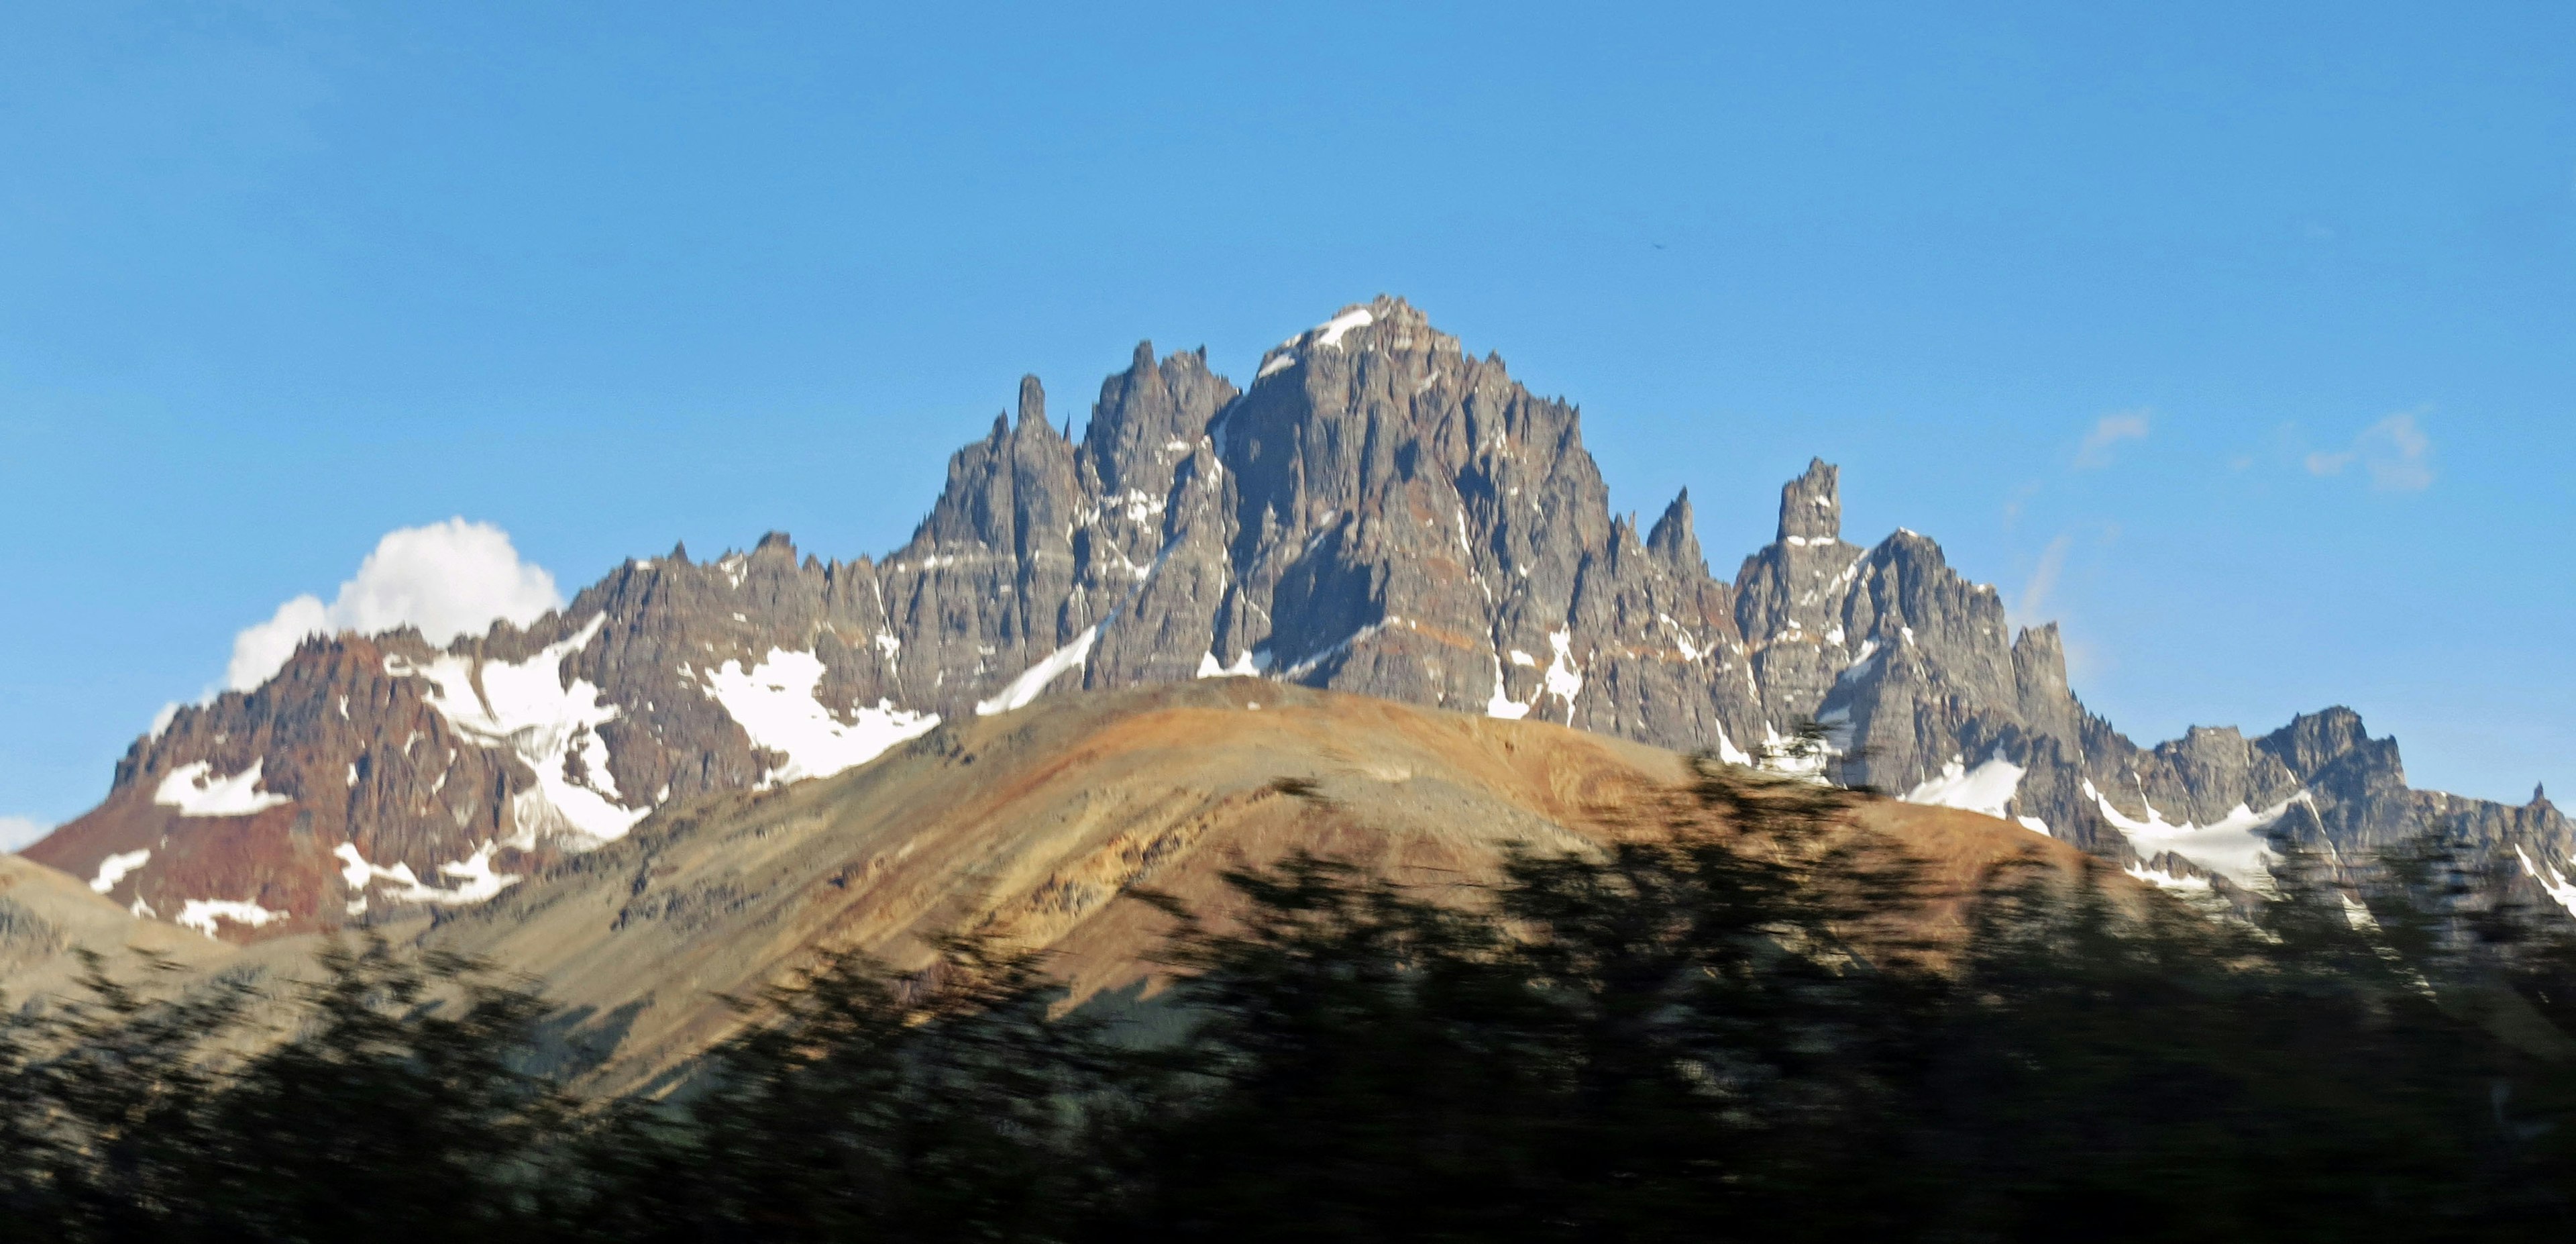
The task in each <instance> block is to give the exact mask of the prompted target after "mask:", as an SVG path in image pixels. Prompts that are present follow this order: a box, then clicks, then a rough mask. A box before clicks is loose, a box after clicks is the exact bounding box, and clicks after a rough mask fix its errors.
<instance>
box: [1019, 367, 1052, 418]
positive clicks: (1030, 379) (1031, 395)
mask: <svg viewBox="0 0 2576 1244" xmlns="http://www.w3.org/2000/svg"><path fill="white" fill-rule="evenodd" d="M1045 422H1046V387H1045V386H1043V385H1041V384H1039V383H1038V378H1037V377H1036V376H1034V375H1029V376H1022V377H1020V426H1022V427H1027V426H1028V425H1030V424H1032V423H1037V424H1043V423H1045Z"/></svg>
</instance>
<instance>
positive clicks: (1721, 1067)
mask: <svg viewBox="0 0 2576 1244" xmlns="http://www.w3.org/2000/svg"><path fill="white" fill-rule="evenodd" d="M1850 798H1851V796H1850V795H1848V794H1846V793H1843V792H1837V791H1833V790H1831V789H1828V788H1820V787H1814V786H1809V785H1805V784H1802V783H1796V782H1787V781H1772V780H1765V779H1761V778H1758V777H1753V776H1748V775H1745V774H1743V773H1742V772H1740V771H1733V770H1726V769H1721V768H1717V767H1714V766H1711V767H1707V768H1704V769H1703V770H1702V773H1701V778H1700V780H1699V782H1698V784H1697V786H1696V788H1695V789H1694V790H1693V791H1692V792H1691V793H1690V795H1689V797H1688V798H1687V799H1684V800H1681V801H1680V802H1679V803H1677V804H1676V806H1675V807H1674V809H1672V811H1671V814H1670V815H1669V816H1668V817H1666V818H1664V821H1665V823H1663V824H1660V825H1658V826H1657V827H1656V831H1655V832H1652V833H1637V834H1631V835H1627V836H1625V837H1623V838H1621V839H1620V840H1619V841H1617V842H1614V843H1612V844H1610V845H1608V846H1606V847H1604V848H1602V849H1601V850H1599V851H1596V852H1590V853H1585V854H1577V855H1539V854H1533V853H1527V852H1523V853H1516V854H1514V855H1513V856H1511V857H1510V859H1509V860H1508V861H1507V862H1506V865H1505V867H1504V869H1503V872H1502V876H1501V880H1500V881H1498V882H1497V883H1494V884H1492V885H1488V886H1481V887H1474V888H1472V889H1471V890H1469V891H1468V892H1466V893H1463V894H1462V893H1460V892H1457V891H1454V890H1451V891H1444V892H1441V893H1438V894H1425V893H1423V892H1421V891H1419V890H1417V889H1413V888H1408V887H1405V886H1402V885H1398V884H1396V883H1394V882H1391V881H1389V880H1387V879H1385V878H1383V877H1380V876H1375V875H1371V874H1370V873H1368V872H1365V871H1363V870H1359V869H1356V868H1353V867H1351V866H1348V865H1346V864H1342V863H1337V862H1334V861H1329V860H1320V859H1313V858H1307V857H1291V858H1289V859H1287V860H1285V861H1283V862H1281V863H1279V864H1277V865H1276V866H1273V867H1269V868H1264V869H1254V870H1246V871H1242V872H1237V873H1234V874H1230V875H1229V877H1228V882H1229V884H1230V885H1231V886H1232V887H1233V888H1234V889H1235V891H1236V892H1237V895H1238V897H1239V898H1240V900H1241V904H1240V906H1241V912H1240V914H1239V916H1236V917H1233V918H1229V919H1226V920H1223V921H1203V920H1202V919H1200V918H1199V917H1198V916H1197V915H1196V914H1194V913H1193V912H1191V911H1190V910H1188V909H1187V908H1185V907H1183V906H1182V905H1180V904H1179V903H1177V902H1173V901H1171V900H1168V899H1165V900H1160V901H1161V902H1163V904H1164V905H1165V907H1166V910H1167V911H1168V912H1169V914H1170V917H1171V921H1172V933H1171V935H1170V938H1169V940H1168V943H1167V946H1166V949H1165V951H1164V957H1165V961H1166V964H1167V966H1168V968H1169V969H1170V978H1171V981H1172V984H1171V988H1170V989H1169V991H1168V992H1167V993H1165V994H1163V995H1162V996H1160V997H1159V998H1157V999H1155V1000H1153V1001H1151V1002H1149V1003H1145V1004H1143V1005H1142V1007H1141V1009H1138V1010H1126V1011H1119V1010H1113V1009H1112V1008H1108V1007H1104V1006H1096V1005H1093V1006H1071V1007H1068V1005H1067V1002H1068V1000H1067V998H1066V996H1065V992H1064V989H1063V987H1062V986H1061V985H1060V984H1059V983H1058V982H1056V981H1054V980H1052V979H1050V978H1049V977H1048V975H1047V974H1046V970H1045V968H1046V965H1045V963H1044V961H1043V960H1042V959H1041V958H1038V957H1036V956H1032V955H1028V954H1024V953H1015V952H1011V951H1009V950H1007V949H1006V948H1003V947H1001V946H997V945H995V944H992V943H989V942H980V941H976V940H972V939H960V940H956V941H953V942H950V943H947V944H945V945H943V946H942V947H940V953H939V955H938V958H937V960H936V962H935V963H934V964H933V965H932V966H931V967H930V968H929V969H927V970H924V971H919V972H910V973H899V972H894V971H891V970H889V969H888V968H886V967H885V966H884V965H882V964H879V963H876V962H874V961H871V960H869V959H867V958H865V957H863V956H858V955H842V956H837V957H833V958H830V959H827V960H825V961H823V962H821V963H819V964H817V965H815V966H814V967H813V968H812V969H811V970H810V971H808V972H806V973H804V974H802V975H801V976H799V977H798V978H797V979H796V980H794V981H792V982H790V983H787V984H783V985H780V986H778V987H777V988H775V989H773V990H772V991H771V992H770V993H769V994H768V995H767V996H766V997H764V998H762V999H759V1000H757V1005H756V1006H755V1007H754V1012H755V1014H756V1015H757V1016H758V1017H759V1019H758V1022H756V1023H753V1024H751V1025H750V1026H748V1027H747V1028H746V1029H745V1030H744V1031H743V1032H742V1033H741V1034H740V1035H739V1036H737V1037H735V1038H733V1039H731V1040H730V1041H728V1042H726V1043H725V1044H724V1045H722V1046H721V1047H720V1048H718V1049H716V1050H715V1051H713V1052H712V1053H710V1054H709V1055H707V1056H706V1057H705V1058H704V1059H703V1060H702V1061H701V1062H700V1063H699V1064H698V1066H697V1067H696V1069H695V1072H694V1074H693V1075H691V1076H690V1077H689V1078H688V1080H687V1081H686V1082H685V1083H684V1084H683V1085H682V1086H681V1087H680V1088H679V1089H677V1090H676V1091H672V1092H668V1093H663V1094H659V1095H656V1096H653V1097H651V1098H644V1097H636V1098H630V1099H622V1100H613V1101H605V1102H602V1101H591V1100H582V1099H579V1098H576V1097H575V1096H573V1095H571V1094H569V1093H568V1092H567V1091H566V1090H565V1089H564V1088H563V1087H562V1086H561V1085H559V1084H556V1083H553V1082H550V1081H549V1080H548V1079H547V1078H546V1077H544V1076H541V1075H538V1074H534V1073H532V1072H531V1071H529V1070H528V1068H529V1067H531V1066H533V1065H535V1060H534V1058H533V1051H534V1050H535V1048H536V1043H537V1039H538V1034H539V1032H540V1030H541V1028H542V1026H543V1025H544V1023H545V1021H546V1019H547V1012H546V1008H545V1007H544V1005H543V1004H542V1003H541V1002H540V1001H539V1000H538V999H537V998H536V997H534V996H533V995H531V994H529V993H527V992H524V991H522V990H519V989H516V988H513V987H511V986H510V985H509V983H508V982H506V981H501V980H496V979H495V978H493V977H492V976H490V975H489V974H487V973H483V972H481V971H479V970H478V969H476V968H475V966H474V965H471V964H465V963H461V962H457V961H454V960H450V959H444V958H440V957H438V956H435V955H419V954H406V953H402V952H399V951H397V950H396V949H394V948H391V947H387V946H384V945H381V944H362V945H344V946H341V947H338V948H336V949H334V950H333V951H332V952H330V953H329V954H328V955H327V956H326V967H327V969H328V971H327V972H326V973H325V975H324V978H323V979H322V980H321V981H320V982H319V983H318V984H314V985H310V986H307V987H305V988H304V991H303V992H302V994H301V995H300V996H299V997H298V998H297V999H296V1000H295V1001H296V1006H297V1008H298V1009H297V1022H296V1023H295V1024H294V1026H293V1032H292V1035H291V1036H290V1037H289V1038H287V1039H284V1040H280V1041H272V1042H239V1041H236V1042H232V1043H230V1044H229V1045H228V1044H227V1041H226V1035H227V1034H229V1033H234V1032H237V1031H238V1030H239V1028H240V1026H241V1025H242V1023H243V1022H244V1021H243V1015H244V1011H245V1003H246V1002H247V1001H248V999H247V997H246V996H245V995H244V994H243V993H242V992H241V991H240V990H238V989H233V990H223V989H217V990H213V991H199V992H196V993H193V994H190V995H188V996H186V997H183V998H180V999H177V1000H166V999H163V1000H153V999H147V998H146V997H145V996H144V995H143V994H141V993H139V992H137V991H135V990H134V989H133V988H131V987H129V986H128V985H125V984H120V983H118V982H115V981H111V980H107V979H104V978H103V977H100V976H97V975H96V974H93V978H92V979H91V981H90V982H89V992H88V996H87V997H85V998H83V999H80V1000H78V1001H76V1002H71V1003H66V1004H63V1005H58V1006H53V1007H48V1008H30V1009H24V1010H22V1011H20V1012H19V1013H18V1014H17V1015H16V1016H15V1017H14V1018H12V1019H11V1020H9V1021H8V1023H7V1025H6V1027H5V1028H0V1236H5V1238H7V1239H11V1240H62V1241H127V1240H153V1241H199V1240H204V1241H234V1240H243V1241H247V1240H262V1241H267V1240H287V1241H302V1240H313V1241H324V1240H328V1241H334V1242H339V1244H346V1242H352V1241H359V1240H371V1241H372V1240H389V1241H405V1240H439V1241H464V1242H467V1244H499V1242H501V1241H512V1240H520V1239H546V1240H582V1239H600V1240H619V1241H629V1240H632V1241H671V1242H674V1244H678V1242H683V1241H689V1242H695V1241H720V1240H723V1241H730V1240H781V1241H839V1240H890V1241H906V1240H919V1241H933V1240H936V1241H952V1240H958V1241H962V1240H993V1241H1086V1240H1105V1239H1116V1240H1121V1241H1131V1242H1132V1241H1137V1240H1167V1239H1168V1240H1225V1241H1264V1240H1292V1239H1293V1240H1300V1241H1312V1240H1317V1239H1355V1240H1356V1239H1366V1240H1389V1239H1400V1240H1459V1241H1468V1240H1566V1241H1577V1240H1580V1241H1586V1242H1592V1241H1624V1240H1637V1241H1659V1240H1733V1239H1746V1240H1763V1241H1766V1242H1767V1241H1783V1240H1788V1241H1795V1240H1810V1239H1813V1240H1850V1239H1862V1238H1881V1239H1896V1240H1925V1241H1987V1240H1992V1241H2018V1240H2033V1241H2037V1240H2051V1241H2054V1240H2065V1239H2078V1238H2082V1239H2098V1240H2168V1239H2193V1240H2203V1241H2206V1240H2310V1239H2314V1240H2334V1241H2339V1242H2346V1244H2348V1242H2350V1241H2355V1240H2383V1239H2385V1240H2399V1239H2403V1240H2447V1239H2460V1240H2472V1239H2473V1240H2509V1239H2518V1238H2525V1237H2528V1238H2535V1239H2536V1238H2552V1239H2556V1238H2563V1236H2564V1234H2565V1233H2566V1232H2567V1231H2568V1229H2569V1228H2570V1227H2571V1225H2576V1206H2571V1204H2570V1201H2569V1193H2570V1191H2571V1189H2576V1146H2572V1145H2571V1142H2576V1131H2571V1113H2570V1112H2571V1107H2576V1074H2571V1073H2576V1057H2571V1053H2576V1042H2571V1041H2570V1039H2569V1037H2568V1035H2567V1033H2568V1031H2569V1027H2568V1021H2569V1011H2570V1008H2571V1007H2576V954H2571V953H2570V952H2569V950H2568V948H2567V945H2566V943H2565V941H2564V940H2563V939H2560V938H2557V937H2555V936H2552V935H2551V934H2550V932H2549V928H2548V926H2546V925H2543V924H2539V923H2537V922H2535V921H2533V920H2532V919H2530V918H2528V915H2527V913H2521V912H2517V911H2515V910H2513V909H2512V908H2511V906H2510V905H2508V904H2499V903H2496V902H2493V901H2491V900H2489V899H2487V898H2484V897H2482V896H2485V895H2489V894H2492V893H2493V887H2491V886H2487V885H2482V884H2478V883H2479V881H2480V880H2481V879H2479V878H2475V877H2469V876H2464V875H2463V874H2462V870H2461V869H2460V868H2459V867H2458V866H2457V865H2456V863H2455V860H2456V858H2457V857H2456V856H2454V855H2452V854H2449V853H2446V852H2444V851H2441V850H2439V849H2438V844H2435V846H2434V847H2428V848H2426V849H2423V850H2419V851H2416V852H2414V853H2411V854H2409V855H2406V856H2403V857H2400V858H2395V859H2392V860H2390V861H2388V862H2387V863H2386V864H2385V865H2384V866H2383V867H2382V868H2380V869H2379V871H2378V872H2377V873H2376V874H2375V875H2374V877H2373V879H2372V880H2371V881H2370V883H2369V884H2367V885H2364V886H2362V887H2360V889H2361V891H2362V892H2360V893H2356V892H2355V887H2354V885H2353V882H2352V878H2351V877H2350V876H2348V875H2347V876H2344V877H2341V878H2335V879H2330V878H2329V877H2328V876H2327V875H2326V873H2325V872H2324V870H2322V869H2321V868H2318V867H2316V866H2315V865H2314V863H2313V862H2312V861H2302V860H2295V859H2294V860H2292V861H2289V862H2288V863H2287V864H2285V865H2284V867H2283V868H2282V869H2280V870H2279V871H2280V872H2281V874H2282V876H2281V881H2280V887H2279V893H2278V895H2277V896H2276V897H2274V898H2273V899H2272V900H2271V901H2268V902H2265V903H2262V904H2260V905H2259V906H2257V907H2255V908H2254V909H2252V910H2250V911H2248V912H2245V913H2242V914H2231V915H2213V914H2212V913H2210V912H2207V911H2203V910H2198V909H2194V908H2192V907H2190V906H2188V905H2186V904H2183V903H2180V902H2177V901H2174V900H2171V899H2169V898H2166V897H2164V896H2161V895H2158V894H2153V893H2148V892H2145V891H2142V890H2140V889H2139V888H2138V887H2135V886H2131V885H2129V884H2128V883H2127V882H2126V880H2125V879H2122V878H2117V877H2115V876H2110V875H2106V874H2105V873H2104V872H2103V871H2102V870H2101V869H2100V868H2099V867H2098V866H2088V867H2084V868H2078V869H2075V870H2073V871H2071V872H2070V871H2068V870H2066V869H2064V868H2060V867H2055V866H2050V865H2046V864H2041V863H2036V862H2026V863H2020V864H2007V865H2004V866H2001V867H1999V868H1997V869H1995V870H1994V871H1993V873H1992V875H1991V876H1989V877H1988V878H1987V879H1986V881H1985V882H1984V883H1983V884H1982V885H1980V886H1979V887H1978V888H1977V889H1976V892H1975V893H1973V894H1969V895H1965V896H1942V895H1937V894H1934V893H1932V892H1931V890H1930V889H1929V887H1928V886H1927V885H1926V883H1925V881H1924V879H1923V874H1922V873H1921V871H1920V870H1919V869H1916V868H1914V867H1911V866H1909V865H1908V864H1906V863H1905V861H1904V860H1903V859H1902V858H1900V857H1898V856H1897V855H1895V854H1893V853H1891V852H1890V851H1889V850H1887V849H1886V845H1887V844H1885V843H1877V842H1873V841H1871V840H1869V839H1868V838H1866V836H1862V835H1856V834H1852V833H1849V832H1843V831H1841V830H1839V829H1838V828H1837V826H1838V825H1839V824H1840V822H1841V821H1842V819H1843V817H1844V814H1845V812H1846V811H1847V807H1846V805H1847V803H1848V801H1849V800H1850ZM1945 903H1946V904H1947V905H1946V906H1945V905H1944V904H1945ZM1950 911H1955V912H1956V913H1957V917H1956V919H1957V921H1958V922H1959V923H1960V925H1962V926H1963V927H1962V928H1961V929H1959V930H1958V931H1956V932H1953V933H1943V932H1942V931H1941V930H1940V929H1938V928H1937V927H1935V926H1937V925H1938V924H1939V923H1940V921H1939V919H1936V918H1935V917H1936V916H1938V915H1939V913H1943V912H1950ZM1943 918H1946V917H1943ZM1140 1015H1145V1016H1147V1017H1149V1018H1150V1019H1152V1020H1153V1022H1145V1021H1144V1020H1142V1019H1140V1018H1139V1016H1140ZM228 1048H229V1049H234V1050H236V1051H238V1052H237V1053H235V1054H233V1055H231V1056H226V1055H224V1054H223V1053H222V1051H223V1050H225V1049H228Z"/></svg>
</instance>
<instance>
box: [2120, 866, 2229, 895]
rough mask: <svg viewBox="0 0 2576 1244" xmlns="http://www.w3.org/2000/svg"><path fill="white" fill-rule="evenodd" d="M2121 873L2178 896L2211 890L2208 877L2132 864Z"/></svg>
mask: <svg viewBox="0 0 2576 1244" xmlns="http://www.w3.org/2000/svg"><path fill="white" fill-rule="evenodd" d="M2121 871H2123V872H2126V873H2128V874H2129V875H2130V876H2132V877H2135V878H2137V879H2138V880H2140V881H2144V882H2147V883H2148V884H2150V885H2153V886H2155V887H2156V888H2157V889H2159V890H2170V891H2172V892H2174V893H2176V894H2193V893H2207V892H2208V890H2209V878H2207V877H2194V876H2190V875H2188V874H2179V873H2170V872H2166V871H2165V870H2164V869H2161V868H2147V867H2143V866H2141V865H2137V864H2132V865H2130V866H2129V867H2127V868H2125V869H2123V870H2121Z"/></svg>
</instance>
